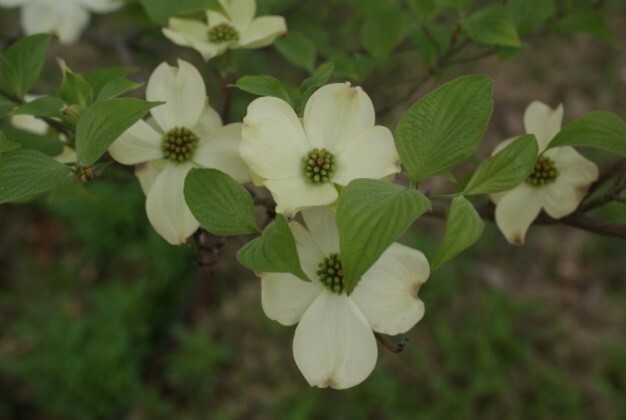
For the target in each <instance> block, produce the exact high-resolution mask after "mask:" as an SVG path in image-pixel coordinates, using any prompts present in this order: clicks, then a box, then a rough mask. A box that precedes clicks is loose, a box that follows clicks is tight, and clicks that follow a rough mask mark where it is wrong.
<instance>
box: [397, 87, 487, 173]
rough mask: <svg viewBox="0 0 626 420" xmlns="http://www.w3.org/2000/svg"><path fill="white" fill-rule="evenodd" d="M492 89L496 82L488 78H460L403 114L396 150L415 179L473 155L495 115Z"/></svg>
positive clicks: (431, 93)
mask: <svg viewBox="0 0 626 420" xmlns="http://www.w3.org/2000/svg"><path fill="white" fill-rule="evenodd" d="M491 92H492V81H491V80H490V79H488V78H486V77H483V76H463V77H459V78H458V79H455V80H453V81H451V82H448V83H446V84H445V85H443V86H441V87H439V88H438V89H436V90H434V91H433V92H430V93H429V94H427V95H425V96H423V97H422V98H421V99H420V100H418V101H417V102H416V103H414V104H413V105H412V106H411V108H409V110H408V111H407V112H406V113H405V114H404V115H403V116H402V118H401V119H400V122H399V123H398V126H397V127H396V131H395V141H396V148H397V149H398V153H399V155H400V159H401V160H402V163H403V165H404V167H405V169H406V171H407V173H408V175H409V177H410V178H411V179H412V180H413V181H414V182H417V181H419V180H420V179H423V178H425V177H428V176H432V175H435V174H438V173H441V172H444V171H445V170H446V169H448V168H450V167H452V166H454V165H456V164H457V163H460V162H463V161H464V160H466V159H468V158H469V157H470V156H471V155H472V154H473V153H474V151H475V150H476V147H477V146H478V143H480V140H481V138H482V136H483V133H484V132H485V129H486V127H487V123H488V122H489V118H490V116H491V111H492V108H493V101H492V99H491Z"/></svg>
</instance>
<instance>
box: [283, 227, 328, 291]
mask: <svg viewBox="0 0 626 420" xmlns="http://www.w3.org/2000/svg"><path fill="white" fill-rule="evenodd" d="M289 228H290V229H291V233H292V234H293V239H294V240H295V242H296V249H297V250H298V258H299V260H300V267H302V271H304V274H306V275H307V277H308V278H309V280H311V281H314V282H316V283H319V284H320V286H321V283H320V282H319V277H318V275H317V270H318V266H319V264H320V263H321V262H323V261H324V257H325V256H326V254H325V253H324V252H323V251H322V250H321V249H320V247H319V245H318V244H317V243H316V242H315V240H313V237H312V236H311V233H310V232H309V231H308V230H307V229H306V228H305V227H304V226H302V225H301V224H300V223H299V222H297V221H292V222H290V223H289Z"/></svg>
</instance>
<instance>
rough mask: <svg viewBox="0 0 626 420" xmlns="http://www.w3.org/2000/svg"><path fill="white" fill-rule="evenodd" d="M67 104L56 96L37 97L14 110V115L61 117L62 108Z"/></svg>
mask: <svg viewBox="0 0 626 420" xmlns="http://www.w3.org/2000/svg"><path fill="white" fill-rule="evenodd" d="M64 105H65V104H64V103H63V101H62V100H60V99H59V98H55V97H54V96H42V97H40V98H35V99H33V100H32V101H30V102H27V103H25V104H24V105H21V106H19V107H17V108H16V109H15V110H13V112H12V114H13V115H20V114H25V115H36V116H39V117H50V118H61V117H62V113H61V109H62V108H63V106H64Z"/></svg>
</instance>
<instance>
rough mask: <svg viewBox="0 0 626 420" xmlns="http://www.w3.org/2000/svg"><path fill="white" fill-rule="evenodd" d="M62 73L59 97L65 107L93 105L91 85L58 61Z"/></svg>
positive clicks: (63, 62)
mask: <svg viewBox="0 0 626 420" xmlns="http://www.w3.org/2000/svg"><path fill="white" fill-rule="evenodd" d="M58 62H59V66H60V67H61V71H62V72H63V81H62V82H61V89H60V90H59V96H60V97H61V99H63V101H65V103H66V104H67V105H80V106H81V107H86V106H89V105H91V104H92V103H93V100H94V93H93V89H92V88H91V85H90V84H89V83H87V81H86V80H85V79H84V78H83V76H81V75H80V74H77V73H74V72H73V71H72V70H71V69H70V68H69V67H68V66H67V65H66V64H65V61H63V60H61V59H58Z"/></svg>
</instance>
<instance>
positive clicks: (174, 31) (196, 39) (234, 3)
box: [163, 0, 287, 61]
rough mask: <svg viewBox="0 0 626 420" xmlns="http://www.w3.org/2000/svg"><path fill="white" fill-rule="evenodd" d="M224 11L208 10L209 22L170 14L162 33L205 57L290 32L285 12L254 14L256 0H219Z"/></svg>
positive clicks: (263, 42) (259, 44)
mask: <svg viewBox="0 0 626 420" xmlns="http://www.w3.org/2000/svg"><path fill="white" fill-rule="evenodd" d="M219 3H220V5H221V6H222V8H223V10H224V13H221V12H217V11H213V10H207V12H206V16H207V23H205V22H201V21H198V20H193V19H180V18H170V20H169V22H168V27H167V28H163V34H164V35H165V36H166V37H167V38H169V39H170V40H171V41H172V42H174V43H176V44H178V45H182V46H184V47H191V48H193V49H195V50H197V51H198V52H199V53H200V54H201V55H202V57H203V58H204V60H205V61H208V60H210V59H211V58H213V57H215V56H218V55H220V54H222V53H223V52H224V51H226V50H227V49H229V48H230V49H235V48H261V47H266V46H268V45H270V44H272V42H274V40H275V39H276V38H277V37H279V36H280V35H283V34H285V33H287V25H286V24H285V19H284V18H283V17H282V16H261V17H257V18H255V17H254V16H255V14H256V0H219Z"/></svg>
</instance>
